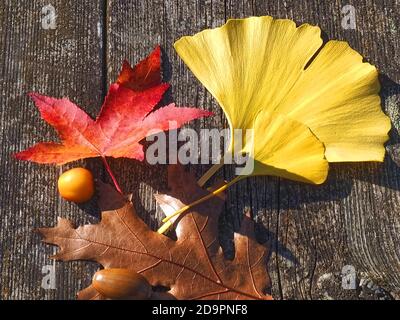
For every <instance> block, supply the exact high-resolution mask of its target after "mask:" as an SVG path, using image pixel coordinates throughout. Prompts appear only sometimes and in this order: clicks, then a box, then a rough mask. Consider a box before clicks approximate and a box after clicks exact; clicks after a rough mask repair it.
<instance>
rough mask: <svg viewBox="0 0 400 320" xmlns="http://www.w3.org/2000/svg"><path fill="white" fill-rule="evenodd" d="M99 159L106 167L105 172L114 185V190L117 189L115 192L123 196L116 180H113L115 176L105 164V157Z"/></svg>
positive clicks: (106, 163)
mask: <svg viewBox="0 0 400 320" xmlns="http://www.w3.org/2000/svg"><path fill="white" fill-rule="evenodd" d="M101 159H102V160H103V164H104V166H105V167H106V170H107V172H108V174H109V175H110V177H111V180H112V182H113V183H114V186H115V189H117V191H118V192H119V193H120V194H124V193H123V192H122V189H121V187H120V186H119V184H118V181H117V179H116V178H115V176H114V174H113V172H112V170H111V167H110V165H109V164H108V162H107V159H106V157H101Z"/></svg>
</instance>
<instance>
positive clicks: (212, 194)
mask: <svg viewBox="0 0 400 320" xmlns="http://www.w3.org/2000/svg"><path fill="white" fill-rule="evenodd" d="M242 178H243V177H242V176H237V177H236V178H234V179H233V180H231V181H230V182H228V183H226V184H224V185H223V186H222V187H219V188H218V189H216V190H214V191H212V192H210V193H209V194H207V195H206V196H204V197H202V198H200V199H197V200H196V201H193V202H192V203H190V204H188V205H185V206H184V207H182V208H180V209H179V210H177V211H175V212H174V213H173V214H171V215H169V216H168V217H165V218H164V219H163V220H162V222H164V224H163V225H162V226H161V227H160V228H159V229H158V230H157V232H158V233H164V232H166V231H168V230H169V229H170V228H171V227H172V226H173V223H172V222H171V219H172V218H174V217H176V216H179V215H181V214H183V213H184V212H185V211H187V210H189V209H190V208H192V207H194V206H196V205H198V204H200V203H203V202H204V201H207V200H209V199H211V198H212V197H215V196H216V195H218V194H219V193H221V192H222V191H225V190H226V189H228V188H229V187H230V186H231V185H233V184H234V183H236V182H237V181H239V180H240V179H242Z"/></svg>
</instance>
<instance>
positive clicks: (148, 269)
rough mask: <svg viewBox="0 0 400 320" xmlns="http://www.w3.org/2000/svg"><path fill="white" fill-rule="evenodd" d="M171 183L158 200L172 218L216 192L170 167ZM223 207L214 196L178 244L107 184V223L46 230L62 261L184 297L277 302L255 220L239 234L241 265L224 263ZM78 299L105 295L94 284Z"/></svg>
mask: <svg viewBox="0 0 400 320" xmlns="http://www.w3.org/2000/svg"><path fill="white" fill-rule="evenodd" d="M168 185H169V188H170V190H169V192H168V194H159V195H156V200H157V202H158V203H159V205H160V207H161V208H162V210H163V211H164V213H166V214H167V215H168V214H170V213H172V212H174V211H175V210H176V209H177V208H179V207H180V206H182V205H183V204H184V203H190V202H192V201H193V200H195V199H198V198H199V197H200V196H204V195H205V194H207V193H208V192H209V191H207V190H204V189H202V188H200V187H199V186H198V185H197V183H196V180H195V178H194V176H193V175H192V174H190V173H187V172H186V171H185V170H184V169H183V167H182V166H179V165H175V166H170V167H169V168H168ZM223 204H224V199H223V197H214V198H213V199H211V200H210V201H207V202H205V203H203V204H201V205H198V206H196V207H194V208H193V209H192V211H191V212H189V213H188V214H186V215H184V217H183V218H181V220H180V221H179V222H178V224H177V228H176V233H177V240H176V241H175V240H172V239H171V238H169V237H167V236H165V235H161V234H158V233H157V232H154V231H152V230H150V229H149V228H148V226H147V225H146V224H145V223H144V222H143V220H142V219H141V218H140V217H139V216H138V215H137V214H136V213H135V209H134V206H133V204H132V202H130V201H127V200H126V199H125V198H124V197H123V196H121V195H120V194H119V193H118V192H116V191H115V190H114V189H113V188H112V187H111V186H109V185H106V184H101V185H100V187H99V206H100V208H101V209H102V218H101V221H100V223H98V224H92V225H84V226H81V227H78V228H76V229H75V228H74V227H73V225H72V223H71V222H70V221H69V220H66V219H63V218H59V219H58V225H57V226H56V227H54V228H42V229H40V230H39V232H40V233H41V234H42V235H43V236H44V241H45V242H47V243H50V244H55V245H57V246H59V247H60V250H59V252H58V253H57V254H56V255H55V256H54V258H55V259H59V260H63V261H69V260H92V261H96V262H98V263H100V264H101V265H102V266H103V267H104V268H129V269H132V270H135V271H136V272H138V273H141V274H142V275H144V276H145V277H146V278H147V280H148V281H149V282H150V284H151V285H152V286H154V287H156V286H164V287H168V288H170V290H169V293H170V294H172V295H173V296H174V297H175V298H177V299H272V297H271V296H270V295H267V294H264V290H265V289H266V288H268V287H270V278H269V275H268V273H267V269H266V257H267V251H268V250H267V248H266V246H264V245H261V244H259V243H258V242H257V241H256V239H255V236H254V223H253V221H252V220H251V218H250V217H248V216H245V217H244V218H243V220H242V224H241V228H240V230H239V232H237V233H235V236H234V243H235V249H236V253H235V257H234V259H233V260H228V259H226V258H225V257H224V255H223V252H222V249H221V247H220V244H219V241H218V217H219V214H220V212H221V209H222V207H223ZM155 296H156V297H157V295H156V294H155ZM164 296H165V295H164ZM164 296H163V297H164ZM160 297H161V296H160ZM78 298H79V299H102V298H104V297H102V296H101V295H100V294H99V293H97V292H96V290H95V289H94V288H93V287H92V286H90V287H88V288H86V289H84V290H82V291H81V292H80V293H79V294H78Z"/></svg>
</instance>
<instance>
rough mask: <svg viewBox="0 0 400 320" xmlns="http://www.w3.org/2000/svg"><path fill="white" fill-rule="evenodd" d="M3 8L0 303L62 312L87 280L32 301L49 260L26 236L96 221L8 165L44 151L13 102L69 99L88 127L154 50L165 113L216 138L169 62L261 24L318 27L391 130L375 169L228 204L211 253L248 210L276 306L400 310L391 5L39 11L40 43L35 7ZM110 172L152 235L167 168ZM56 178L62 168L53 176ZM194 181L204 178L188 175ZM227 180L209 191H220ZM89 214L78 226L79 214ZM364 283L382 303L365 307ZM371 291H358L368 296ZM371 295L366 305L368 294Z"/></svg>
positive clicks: (127, 5)
mask: <svg viewBox="0 0 400 320" xmlns="http://www.w3.org/2000/svg"><path fill="white" fill-rule="evenodd" d="M12 2H13V1H10V0H7V1H5V2H4V1H3V2H2V3H1V4H0V12H1V16H0V21H1V25H0V28H1V30H0V36H1V38H0V39H1V40H0V41H1V43H0V46H1V51H0V58H1V66H0V68H1V69H0V76H1V80H2V81H1V83H0V91H1V96H0V108H1V113H0V116H1V122H0V124H1V141H0V142H1V144H2V148H1V158H0V164H1V176H0V179H1V183H2V186H3V187H2V189H1V191H0V192H1V193H0V196H1V207H0V210H1V212H0V217H1V218H0V221H1V228H0V239H1V240H2V241H1V244H0V245H1V252H0V255H1V265H0V270H1V278H0V292H1V298H2V299H23V298H30V299H51V298H58V299H64V298H68V299H73V298H74V297H75V292H76V291H78V290H79V289H81V288H83V287H84V286H85V285H86V284H87V283H88V282H89V281H90V278H91V276H92V274H93V273H94V272H93V271H94V270H95V268H96V266H95V265H93V264H88V263H82V262H74V263H57V264H56V271H57V273H56V274H57V289H56V290H44V289H41V287H40V283H41V280H42V277H43V275H42V273H41V268H42V266H43V265H45V264H51V262H50V260H48V259H47V255H48V254H49V253H51V252H52V250H53V248H50V247H48V246H45V245H43V244H41V243H40V240H39V238H38V237H37V236H36V235H32V234H31V231H32V229H33V228H36V227H38V226H50V225H53V224H54V223H55V220H56V216H57V215H61V216H64V217H69V218H71V219H73V220H74V221H76V222H77V223H84V222H88V221H89V222H94V221H95V217H91V216H90V214H93V215H95V214H96V212H97V211H96V208H95V206H94V205H93V204H91V205H88V206H86V207H84V208H78V207H76V206H75V205H71V204H67V203H66V202H64V201H62V200H60V199H58V198H57V197H58V196H57V193H56V190H55V181H56V177H57V176H58V174H59V170H60V169H59V168H54V167H50V166H49V167H44V166H38V165H32V164H27V163H17V162H15V161H14V160H12V159H11V158H10V157H9V154H10V153H11V152H14V151H17V150H21V149H23V148H25V147H27V146H28V145H31V144H32V143H34V142H38V141H42V140H45V139H50V138H54V137H55V135H54V133H53V132H52V130H50V129H49V127H47V126H43V124H42V122H41V120H40V119H39V117H38V114H37V111H36V110H35V108H34V107H33V104H32V103H31V102H29V101H28V99H27V98H26V96H25V93H26V92H28V91H40V92H42V93H45V94H48V95H53V96H64V95H65V96H69V98H70V99H71V100H73V101H74V102H76V103H78V104H79V105H80V106H82V107H83V108H84V109H85V110H86V111H87V112H89V113H90V114H91V115H93V116H94V115H96V113H97V112H98V110H99V107H100V105H101V100H102V98H103V96H104V94H105V92H106V91H105V90H106V85H108V84H110V83H111V82H112V81H114V80H115V78H116V76H117V74H118V72H119V70H120V65H121V62H122V60H123V59H128V60H129V61H130V62H132V63H136V62H137V61H139V60H140V59H141V58H143V57H145V56H146V55H147V54H148V53H149V52H150V51H151V50H152V49H153V48H154V47H155V46H156V45H157V44H161V46H162V49H163V57H164V62H163V71H164V79H165V80H167V81H170V82H171V84H172V89H171V90H170V91H169V92H168V94H167V97H166V98H165V99H164V101H163V103H167V102H170V101H172V100H173V101H175V102H176V103H177V104H178V105H181V106H198V107H201V108H204V109H208V110H212V111H213V112H215V114H216V115H215V116H214V117H212V118H208V119H204V120H198V121H196V122H194V123H191V124H190V126H191V127H193V128H195V129H200V128H205V127H209V128H223V127H226V126H227V122H226V119H225V117H224V115H223V113H222V111H221V109H220V107H219V106H218V104H217V103H216V102H215V100H214V99H213V98H212V96H211V95H210V94H209V93H208V92H207V91H206V90H205V89H204V87H203V86H202V85H201V84H200V83H199V82H198V81H197V79H195V77H194V76H193V74H192V73H191V72H190V71H189V70H188V69H187V68H186V66H185V65H184V64H183V62H182V61H181V60H180V59H179V57H178V56H177V54H176V53H175V52H174V49H173V47H172V44H173V42H174V41H175V40H177V39H178V38H179V37H180V36H183V35H188V34H193V33H196V32H198V31H200V30H202V29H204V28H210V27H216V26H219V25H221V24H223V23H224V22H225V21H226V19H228V18H239V17H247V16H251V15H257V16H259V15H272V16H274V17H278V18H290V19H293V20H294V21H296V22H297V23H298V24H301V23H305V22H308V23H311V24H317V25H319V26H320V27H321V29H322V30H323V32H324V37H325V38H327V39H340V40H345V41H348V42H349V43H350V45H351V46H352V47H353V48H354V49H356V50H357V51H359V52H360V53H361V54H362V55H363V56H364V57H365V59H366V60H367V61H369V62H371V63H372V64H374V65H376V66H377V67H378V69H379V70H380V73H381V82H382V93H381V96H382V105H383V107H384V109H385V111H386V113H387V114H388V115H389V116H390V117H391V119H392V122H393V127H394V128H393V130H392V132H391V139H390V142H389V143H388V144H387V150H388V155H387V157H386V160H385V162H384V163H383V164H375V163H363V164H338V165H332V166H331V171H330V174H329V180H328V182H327V183H325V184H324V185H322V186H319V187H313V186H306V185H304V184H298V183H294V182H289V181H286V180H283V179H277V178H271V177H262V178H252V179H251V180H250V179H249V180H245V181H242V182H241V183H239V184H237V185H236V186H234V187H233V188H232V189H231V190H230V191H229V200H228V202H227V204H226V208H225V212H224V214H223V215H222V217H221V221H220V230H221V242H222V243H223V246H224V248H225V249H226V251H227V255H228V256H232V255H233V254H234V251H233V248H232V242H231V237H232V231H233V230H234V229H237V228H238V227H239V225H240V219H241V217H242V215H243V212H244V211H245V210H249V209H251V212H252V214H253V217H254V218H255V219H256V220H257V221H258V222H260V227H259V229H258V234H259V237H260V240H263V241H268V243H269V245H270V246H271V249H272V254H271V257H270V259H269V264H268V268H269V270H270V274H271V278H272V285H273V286H272V288H270V291H271V292H272V294H273V296H274V297H275V298H276V299H331V298H334V299H362V298H377V297H379V296H380V297H382V296H384V297H386V298H390V296H392V297H395V298H396V297H398V298H400V276H399V274H400V232H399V231H400V192H399V187H400V169H399V165H400V148H399V145H400V139H399V136H398V131H399V130H400V114H399V105H400V101H399V100H400V86H399V84H398V83H399V82H400V73H399V61H400V59H399V58H400V57H399V52H400V48H399V41H398V36H399V34H400V33H399V29H398V28H399V26H400V23H399V17H398V12H399V10H400V2H399V0H385V1H378V0H360V1H339V0H336V1H283V0H278V1H262V0H260V1H258V0H252V1H251V0H249V1H247V0H238V1H236V0H225V1H211V0H209V1H205V0H194V1H189V0H185V1H172V0H167V1H162V0H154V1H134V0H129V1H128V0H126V1H123V0H107V1H106V0H102V1H99V2H98V3H94V2H92V1H84V3H83V2H80V3H79V4H77V3H75V2H73V1H53V0H52V1H51V2H52V4H53V5H54V7H55V8H56V10H57V14H58V18H57V23H58V26H57V29H56V30H43V29H42V28H41V24H40V17H41V11H40V10H41V8H42V6H44V5H45V4H47V3H48V2H45V1H28V0H26V1H20V4H19V5H18V6H13V5H12ZM347 4H353V5H354V7H355V9H356V29H355V30H345V29H343V28H342V27H341V20H342V17H343V14H342V13H341V9H342V7H343V6H344V5H347ZM87 165H88V166H89V167H90V168H91V169H92V170H94V173H95V174H96V175H97V176H99V177H102V178H104V179H108V178H107V177H106V176H105V174H104V172H103V169H102V166H101V164H100V163H99V162H98V161H96V160H94V161H91V162H87ZM111 166H112V167H113V169H114V170H115V171H116V175H117V176H118V177H120V180H121V181H120V182H121V185H122V186H123V188H124V190H125V191H126V192H132V193H133V195H134V200H135V202H136V205H137V207H138V212H139V214H140V215H141V216H142V217H143V218H144V219H145V221H146V222H147V223H149V225H150V226H151V227H152V228H156V227H157V226H158V225H159V220H160V212H159V210H158V209H157V208H156V205H155V201H154V199H153V194H154V192H158V191H162V190H163V189H164V188H165V187H166V186H165V184H166V167H165V166H162V165H160V166H149V165H146V164H142V163H139V162H137V161H128V160H114V161H111ZM62 169H65V168H62ZM191 169H192V170H194V171H195V172H196V174H197V175H198V176H201V174H202V173H203V172H204V171H205V170H206V169H207V166H203V165H192V166H191ZM232 175H233V171H232V168H225V169H224V170H221V172H219V175H218V177H220V178H221V177H225V178H227V179H229V178H231V177H232ZM218 177H217V178H218ZM88 213H89V214H88ZM345 265H352V266H354V267H355V269H356V272H357V283H360V281H361V280H362V285H361V286H359V287H358V288H357V290H344V289H343V288H342V286H341V281H342V278H341V272H342V268H343V267H344V266H345ZM365 279H370V280H372V281H373V282H374V283H375V284H376V285H378V286H379V287H378V289H379V290H381V292H384V293H385V294H386V295H384V294H383V293H382V294H381V295H379V294H377V293H376V292H375V291H377V290H378V289H376V290H375V289H374V288H376V287H374V286H373V285H369V287H371V288H372V289H373V290H372V289H371V288H369V289H371V290H372V291H374V290H375V291H374V292H375V293H374V292H372V294H371V295H370V296H365V290H364V289H365V288H364V287H365V285H364V284H365ZM371 290H370V291H371ZM379 290H378V291H379Z"/></svg>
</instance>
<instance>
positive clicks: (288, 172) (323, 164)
mask: <svg viewBox="0 0 400 320" xmlns="http://www.w3.org/2000/svg"><path fill="white" fill-rule="evenodd" d="M247 147H248V148H249V147H250V144H248V145H247ZM243 151H246V152H247V153H248V154H249V155H250V157H251V158H253V159H254V171H253V173H251V175H253V176H254V175H265V174H267V175H273V176H278V177H284V178H287V179H291V180H296V181H301V182H308V183H315V184H320V183H323V182H324V181H325V179H326V176H327V175H328V161H327V160H326V159H325V157H324V152H325V148H324V145H323V144H322V142H321V141H319V140H318V139H317V137H316V136H315V135H314V134H313V133H312V132H311V131H310V129H309V128H308V127H307V126H305V125H304V124H302V123H300V122H298V121H296V120H292V119H290V118H288V117H285V116H283V115H281V114H276V113H273V114H269V113H268V112H267V111H262V112H260V113H259V114H258V115H257V117H256V120H255V124H254V149H249V150H243Z"/></svg>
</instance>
